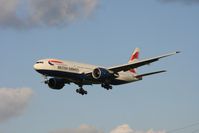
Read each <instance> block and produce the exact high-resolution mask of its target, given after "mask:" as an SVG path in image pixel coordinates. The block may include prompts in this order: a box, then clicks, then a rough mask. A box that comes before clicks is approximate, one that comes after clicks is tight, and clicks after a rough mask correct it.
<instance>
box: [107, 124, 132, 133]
mask: <svg viewBox="0 0 199 133" xmlns="http://www.w3.org/2000/svg"><path fill="white" fill-rule="evenodd" d="M110 133H134V132H133V129H131V128H130V127H129V125H127V124H124V125H120V126H118V127H116V128H115V129H113V130H112V131H111V132H110Z"/></svg>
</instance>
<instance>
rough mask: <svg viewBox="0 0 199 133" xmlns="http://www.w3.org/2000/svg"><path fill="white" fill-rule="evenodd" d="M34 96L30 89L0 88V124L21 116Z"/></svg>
mask: <svg viewBox="0 0 199 133" xmlns="http://www.w3.org/2000/svg"><path fill="white" fill-rule="evenodd" d="M32 94H33V92H32V90H31V89H29V88H20V89H10V88H0V123H1V122H4V121H6V120H9V119H11V118H13V117H17V116H19V115H21V114H22V113H23V112H24V110H25V109H26V107H27V105H28V103H29V101H30V97H31V96H32Z"/></svg>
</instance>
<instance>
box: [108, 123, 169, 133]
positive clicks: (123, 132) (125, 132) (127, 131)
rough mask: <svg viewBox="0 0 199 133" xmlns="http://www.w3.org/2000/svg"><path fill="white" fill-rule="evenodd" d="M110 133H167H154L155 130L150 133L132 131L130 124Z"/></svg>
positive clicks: (157, 132) (158, 132) (149, 131)
mask: <svg viewBox="0 0 199 133" xmlns="http://www.w3.org/2000/svg"><path fill="white" fill-rule="evenodd" d="M110 133H166V132H165V131H154V130H153V129H150V130H148V131H138V130H134V129H132V128H131V127H130V126H129V125H128V124H123V125H120V126H118V127H116V128H115V129H113V130H112V131H111V132H110Z"/></svg>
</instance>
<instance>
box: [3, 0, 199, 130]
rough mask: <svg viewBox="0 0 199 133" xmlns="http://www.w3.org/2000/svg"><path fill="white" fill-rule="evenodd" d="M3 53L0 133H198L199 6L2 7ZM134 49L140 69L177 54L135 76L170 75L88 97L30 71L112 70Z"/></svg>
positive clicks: (103, 0) (69, 0)
mask: <svg viewBox="0 0 199 133" xmlns="http://www.w3.org/2000/svg"><path fill="white" fill-rule="evenodd" d="M0 46H1V47H0V60H1V65H0V73H1V74H0V133H25V132H26V133H35V132H37V133H177V132H180V133H198V132H199V114H198V112H199V102H198V101H199V83H198V75H199V71H198V68H199V62H198V58H199V54H198V49H199V1H198V0H125V1H124V0H56V1H54V0H9V1H8V0H0ZM136 47H139V48H140V49H141V51H140V52H141V53H140V58H141V59H144V58H148V57H153V56H157V55H161V54H164V53H167V52H172V51H181V53H180V54H177V55H174V56H171V57H168V58H164V59H161V60H160V61H158V62H155V63H153V64H151V65H149V66H143V67H141V68H138V73H140V74H142V73H145V72H151V71H156V70H165V69H166V70H167V73H162V74H158V75H153V76H149V77H145V78H144V79H143V80H142V81H139V82H135V83H130V84H125V85H121V86H114V87H113V90H109V91H107V90H105V89H103V88H101V87H100V85H93V86H84V89H85V90H87V91H88V95H86V96H81V95H79V94H77V93H76V92H75V90H76V89H77V88H78V86H76V85H74V84H71V85H66V86H65V87H64V88H63V89H62V90H59V91H57V90H52V89H49V88H48V86H47V85H45V84H43V83H42V81H43V78H42V76H41V75H39V74H38V73H37V72H36V71H35V70H34V69H33V65H34V63H35V62H36V61H37V60H39V59H43V58H59V59H64V60H72V61H78V62H83V63H89V64H95V65H100V66H105V67H106V66H107V67H110V66H114V65H119V64H124V63H127V62H128V59H129V57H130V55H131V52H132V51H133V50H134V48H136ZM189 125H190V126H189ZM183 127H186V128H183ZM175 129H180V130H175Z"/></svg>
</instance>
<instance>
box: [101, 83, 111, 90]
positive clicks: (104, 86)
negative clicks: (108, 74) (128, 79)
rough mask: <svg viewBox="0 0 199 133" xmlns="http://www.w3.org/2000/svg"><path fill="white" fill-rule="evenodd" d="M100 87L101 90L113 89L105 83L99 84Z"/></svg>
mask: <svg viewBox="0 0 199 133" xmlns="http://www.w3.org/2000/svg"><path fill="white" fill-rule="evenodd" d="M101 86H102V87H103V88H105V89H106V90H111V89H113V87H112V86H111V85H110V84H105V83H103V84H101Z"/></svg>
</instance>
